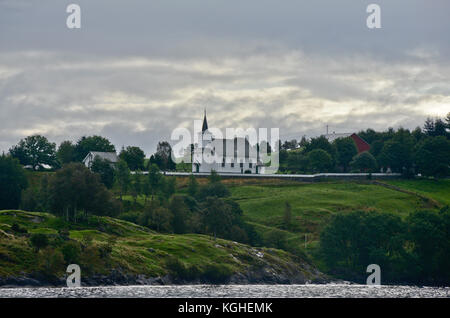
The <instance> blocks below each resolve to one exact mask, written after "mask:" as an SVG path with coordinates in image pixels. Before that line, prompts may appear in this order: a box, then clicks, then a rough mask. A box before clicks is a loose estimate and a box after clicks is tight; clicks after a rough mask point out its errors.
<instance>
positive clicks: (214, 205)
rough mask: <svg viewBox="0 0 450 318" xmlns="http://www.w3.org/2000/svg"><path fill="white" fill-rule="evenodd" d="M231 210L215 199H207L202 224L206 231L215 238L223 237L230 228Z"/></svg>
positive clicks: (221, 201) (228, 206)
mask: <svg viewBox="0 0 450 318" xmlns="http://www.w3.org/2000/svg"><path fill="white" fill-rule="evenodd" d="M232 219H233V217H232V210H231V207H230V205H228V204H226V203H225V202H224V201H223V200H222V199H220V198H217V197H208V198H207V199H206V202H205V211H204V224H205V226H206V229H207V231H209V232H210V233H211V232H212V233H213V234H214V239H216V237H217V236H221V237H225V236H226V235H227V232H228V230H229V229H231V228H232V225H233V224H232Z"/></svg>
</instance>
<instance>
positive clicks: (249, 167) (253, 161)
mask: <svg viewBox="0 0 450 318" xmlns="http://www.w3.org/2000/svg"><path fill="white" fill-rule="evenodd" d="M262 168H263V167H262V164H261V162H260V160H259V156H258V151H257V148H256V146H252V145H250V143H249V142H248V140H247V138H237V137H235V138H234V139H216V138H214V136H213V134H212V133H211V132H210V131H209V130H208V122H207V120H206V111H205V116H204V118H203V125H202V131H201V133H199V136H198V144H195V145H194V151H193V154H192V172H194V173H196V172H207V173H209V172H211V171H212V170H215V171H216V172H218V173H252V174H257V173H261V169H262Z"/></svg>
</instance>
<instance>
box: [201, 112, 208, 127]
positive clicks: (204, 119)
mask: <svg viewBox="0 0 450 318" xmlns="http://www.w3.org/2000/svg"><path fill="white" fill-rule="evenodd" d="M206 130H208V121H207V120H206V108H205V116H204V117H203V126H202V133H204V132H205V131H206Z"/></svg>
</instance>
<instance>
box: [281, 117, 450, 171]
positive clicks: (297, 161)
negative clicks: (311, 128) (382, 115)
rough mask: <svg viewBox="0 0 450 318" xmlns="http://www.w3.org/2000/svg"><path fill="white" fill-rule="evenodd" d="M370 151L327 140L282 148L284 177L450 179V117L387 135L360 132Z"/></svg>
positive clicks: (287, 144) (345, 141) (350, 142)
mask: <svg viewBox="0 0 450 318" xmlns="http://www.w3.org/2000/svg"><path fill="white" fill-rule="evenodd" d="M358 136H359V137H361V138H362V139H364V140H365V141H366V142H367V143H368V144H369V145H370V150H369V151H365V152H362V153H359V154H358V153H357V148H356V145H355V143H354V141H353V140H352V139H351V138H350V137H347V138H338V139H335V140H334V141H333V142H329V141H328V139H327V138H326V137H325V136H321V137H317V138H312V139H311V140H306V138H302V140H301V141H300V142H297V141H296V140H291V141H286V142H284V143H282V144H281V145H280V153H279V155H280V171H281V172H282V173H287V172H288V173H310V172H312V173H317V172H377V171H384V172H386V171H388V169H389V170H390V171H392V172H397V173H402V174H403V175H404V176H412V175H414V174H419V173H420V174H422V175H424V176H433V177H443V176H448V175H450V113H449V114H448V115H447V117H446V118H445V119H441V118H437V119H431V118H428V119H427V120H426V122H425V124H424V126H423V128H420V127H417V128H416V129H414V130H412V131H410V130H409V129H404V128H399V129H397V130H394V129H392V128H390V129H388V130H387V131H384V132H376V131H374V130H373V129H367V130H365V131H360V132H359V133H358Z"/></svg>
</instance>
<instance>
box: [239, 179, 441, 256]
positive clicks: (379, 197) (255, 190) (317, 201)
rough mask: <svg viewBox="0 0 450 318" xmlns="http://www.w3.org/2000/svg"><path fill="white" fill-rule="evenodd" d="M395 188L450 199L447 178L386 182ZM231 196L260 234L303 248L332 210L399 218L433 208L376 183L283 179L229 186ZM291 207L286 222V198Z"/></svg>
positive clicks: (312, 240)
mask: <svg viewBox="0 0 450 318" xmlns="http://www.w3.org/2000/svg"><path fill="white" fill-rule="evenodd" d="M390 183H392V184H395V185H397V186H399V187H405V188H407V189H412V190H414V191H416V192H417V193H420V194H422V195H424V196H427V195H428V196H429V197H430V198H434V199H436V200H438V202H440V203H441V204H445V203H446V202H448V200H450V199H449V198H450V182H449V181H448V180H446V181H439V182H438V183H433V181H427V180H411V181H403V180H399V181H390ZM231 192H232V197H233V199H235V200H236V201H237V202H239V204H240V205H241V208H242V209H243V211H244V217H245V219H246V220H247V221H248V222H250V223H252V224H254V225H255V227H256V229H257V230H258V232H259V233H260V234H261V235H262V236H263V237H267V235H268V234H269V233H271V232H273V231H283V232H284V233H285V235H286V236H287V239H288V241H289V242H290V244H294V245H297V246H299V247H301V248H303V247H304V241H305V234H307V241H308V244H307V247H309V248H313V247H314V246H316V244H317V241H318V238H319V233H320V231H321V230H322V228H323V227H324V226H325V225H326V224H327V222H328V221H329V219H330V217H331V216H332V215H333V214H336V213H343V212H349V211H356V210H362V211H369V210H374V211H380V212H381V211H383V212H391V213H394V214H397V215H400V216H402V217H404V216H407V215H408V214H409V213H410V212H412V211H415V210H422V209H436V208H437V207H436V206H434V205H432V204H430V202H428V201H427V200H424V198H423V197H422V198H421V197H419V196H417V195H414V193H405V192H401V191H396V190H394V189H389V188H386V187H383V186H381V185H375V184H371V183H368V182H367V183H364V182H349V181H335V182H319V183H296V184H292V183H286V184H283V183H282V182H278V183H276V184H261V185H256V184H252V185H234V186H232V188H231ZM286 202H289V203H290V205H291V207H292V217H293V222H292V225H291V227H289V228H285V227H284V225H283V214H284V210H285V203H286Z"/></svg>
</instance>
